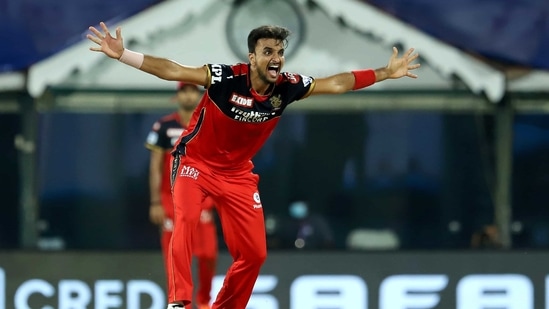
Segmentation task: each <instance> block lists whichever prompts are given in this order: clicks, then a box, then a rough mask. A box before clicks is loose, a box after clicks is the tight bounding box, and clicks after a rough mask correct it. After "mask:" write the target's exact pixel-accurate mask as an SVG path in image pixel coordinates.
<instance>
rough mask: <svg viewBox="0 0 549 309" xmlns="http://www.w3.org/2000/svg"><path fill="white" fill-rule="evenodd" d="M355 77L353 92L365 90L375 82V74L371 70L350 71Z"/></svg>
mask: <svg viewBox="0 0 549 309" xmlns="http://www.w3.org/2000/svg"><path fill="white" fill-rule="evenodd" d="M351 73H353V75H354V76H355V85H354V86H353V90H357V89H362V88H366V87H368V86H371V85H373V84H374V83H375V82H376V72H375V71H374V70H372V69H368V70H359V71H352V72H351Z"/></svg>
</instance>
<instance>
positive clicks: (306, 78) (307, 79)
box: [301, 76, 313, 87]
mask: <svg viewBox="0 0 549 309" xmlns="http://www.w3.org/2000/svg"><path fill="white" fill-rule="evenodd" d="M301 78H302V81H303V87H307V86H309V85H310V84H311V83H312V82H313V78H312V77H310V76H301Z"/></svg>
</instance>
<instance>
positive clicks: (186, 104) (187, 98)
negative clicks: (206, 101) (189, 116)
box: [176, 86, 200, 111]
mask: <svg viewBox="0 0 549 309" xmlns="http://www.w3.org/2000/svg"><path fill="white" fill-rule="evenodd" d="M199 98H200V91H198V89H197V88H196V87H192V86H185V87H183V88H182V89H180V90H178V91H177V94H176V99H177V104H178V105H179V108H181V109H182V110H185V111H192V110H194V109H195V108H196V106H197V105H198V99H199Z"/></svg>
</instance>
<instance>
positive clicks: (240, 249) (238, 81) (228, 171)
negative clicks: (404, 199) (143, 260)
mask: <svg viewBox="0 0 549 309" xmlns="http://www.w3.org/2000/svg"><path fill="white" fill-rule="evenodd" d="M100 25H101V29H102V30H103V32H100V31H99V30H97V29H96V28H95V27H90V31H91V32H92V34H89V35H88V36H87V37H88V39H89V40H91V41H92V42H94V43H95V44H97V45H98V46H95V47H91V48H90V49H91V50H92V51H98V52H102V53H104V54H105V55H107V56H109V57H111V58H113V59H118V60H119V61H121V62H123V63H125V64H128V65H130V66H132V67H135V68H137V69H140V70H142V71H144V72H147V73H149V74H153V75H155V76H157V77H159V78H162V79H165V80H177V81H185V82H189V83H194V84H199V85H202V86H205V87H206V89H207V90H206V93H205V94H204V96H203V97H202V100H201V101H200V105H199V106H198V107H197V109H196V111H195V113H194V114H193V118H192V120H191V123H190V124H189V128H188V129H187V130H186V131H185V132H183V135H181V137H180V138H179V141H178V142H177V146H176V148H175V149H174V151H173V155H174V159H173V168H172V174H171V175H172V182H173V200H174V204H175V208H174V210H175V222H174V231H173V238H172V242H171V246H170V253H171V257H169V258H168V261H169V262H170V267H169V272H170V273H169V278H170V279H169V288H168V299H169V301H170V303H169V304H168V309H175V308H184V307H185V305H188V304H189V303H190V302H191V298H192V290H193V285H192V280H191V278H192V273H191V264H192V263H191V259H192V255H191V253H192V252H191V248H192V238H191V234H190V232H191V231H192V230H193V229H194V227H195V226H196V224H198V221H199V219H200V209H201V203H202V201H203V200H204V197H206V196H211V197H212V198H213V199H214V200H215V202H216V209H217V212H218V214H219V218H220V219H221V226H222V228H223V236H224V238H225V243H226V244H227V247H228V249H229V252H230V253H231V256H232V257H233V263H232V264H231V266H230V267H229V270H228V271H227V275H226V276H225V281H224V282H223V287H222V288H221V290H220V291H219V294H218V295H217V298H216V300H215V302H214V304H213V308H214V309H245V308H246V305H247V304H248V301H249V299H250V297H251V295H252V291H253V287H254V284H255V282H256V280H257V277H258V276H259V272H260V270H261V266H262V265H263V263H264V262H265V259H266V258H267V244H266V242H267V241H266V235H265V221H264V217H263V204H262V203H261V198H260V196H259V192H258V183H259V176H258V175H256V174H254V173H253V167H254V165H253V163H252V158H253V157H254V156H255V154H256V153H257V152H258V151H259V149H261V147H262V146H263V144H264V143H265V141H266V140H267V139H268V138H269V136H270V135H271V133H272V132H273V130H274V128H275V127H276V125H277V123H278V121H279V119H280V116H281V115H282V112H283V111H284V110H285V108H286V107H288V105H289V104H290V103H292V102H294V101H298V100H302V99H305V98H307V97H309V96H310V95H318V94H338V93H344V92H348V91H351V90H357V89H362V88H365V87H368V86H370V85H372V84H374V83H376V82H381V81H383V80H386V79H395V78H401V77H411V78H416V77H417V76H416V75H415V74H413V73H412V70H414V69H416V68H418V67H419V66H420V65H419V64H415V63H413V61H414V60H416V59H417V58H418V56H419V55H418V54H417V53H416V54H413V51H414V50H413V49H409V50H408V51H407V52H405V53H404V55H403V56H400V57H399V55H398V50H397V48H396V47H394V48H393V54H392V55H391V56H390V58H389V62H388V64H387V65H386V66H384V67H380V68H378V69H359V70H354V71H350V72H341V73H339V74H335V75H332V76H328V77H324V78H313V77H311V76H306V75H301V74H296V73H290V72H283V71H282V68H283V66H284V62H285V59H284V50H285V48H286V46H287V43H288V36H289V35H290V32H289V31H288V29H286V28H284V27H279V26H261V27H257V28H255V29H253V30H252V31H250V33H249V35H248V51H249V53H248V60H249V62H248V63H237V64H234V65H226V64H206V65H203V66H198V67H193V66H184V65H181V64H179V63H177V62H175V61H172V60H169V59H166V58H159V57H155V56H151V55H144V54H142V53H137V52H134V51H131V50H128V49H125V48H124V43H123V38H122V34H121V29H120V28H117V29H116V37H113V36H112V35H111V34H110V32H109V29H108V28H107V26H106V25H105V23H101V24H100ZM191 44H192V42H189V46H191ZM205 52H207V51H205ZM314 52H315V51H312V53H314ZM356 52H360V53H363V54H364V57H367V56H368V53H367V51H362V50H359V51H356ZM318 65H319V66H322V65H323V64H322V63H319V64H318ZM334 104H337V102H336V103H334ZM334 130H337V128H334ZM341 138H345V137H344V136H341ZM330 142H331V141H329V140H326V147H330V145H331V143H330ZM349 142H351V141H349ZM319 155H322V154H319ZM326 160H327V161H329V158H326ZM176 240H177V241H176Z"/></svg>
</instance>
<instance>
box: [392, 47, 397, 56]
mask: <svg viewBox="0 0 549 309" xmlns="http://www.w3.org/2000/svg"><path fill="white" fill-rule="evenodd" d="M397 56H398V49H397V48H396V47H395V46H393V57H394V58H396V57H397Z"/></svg>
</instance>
